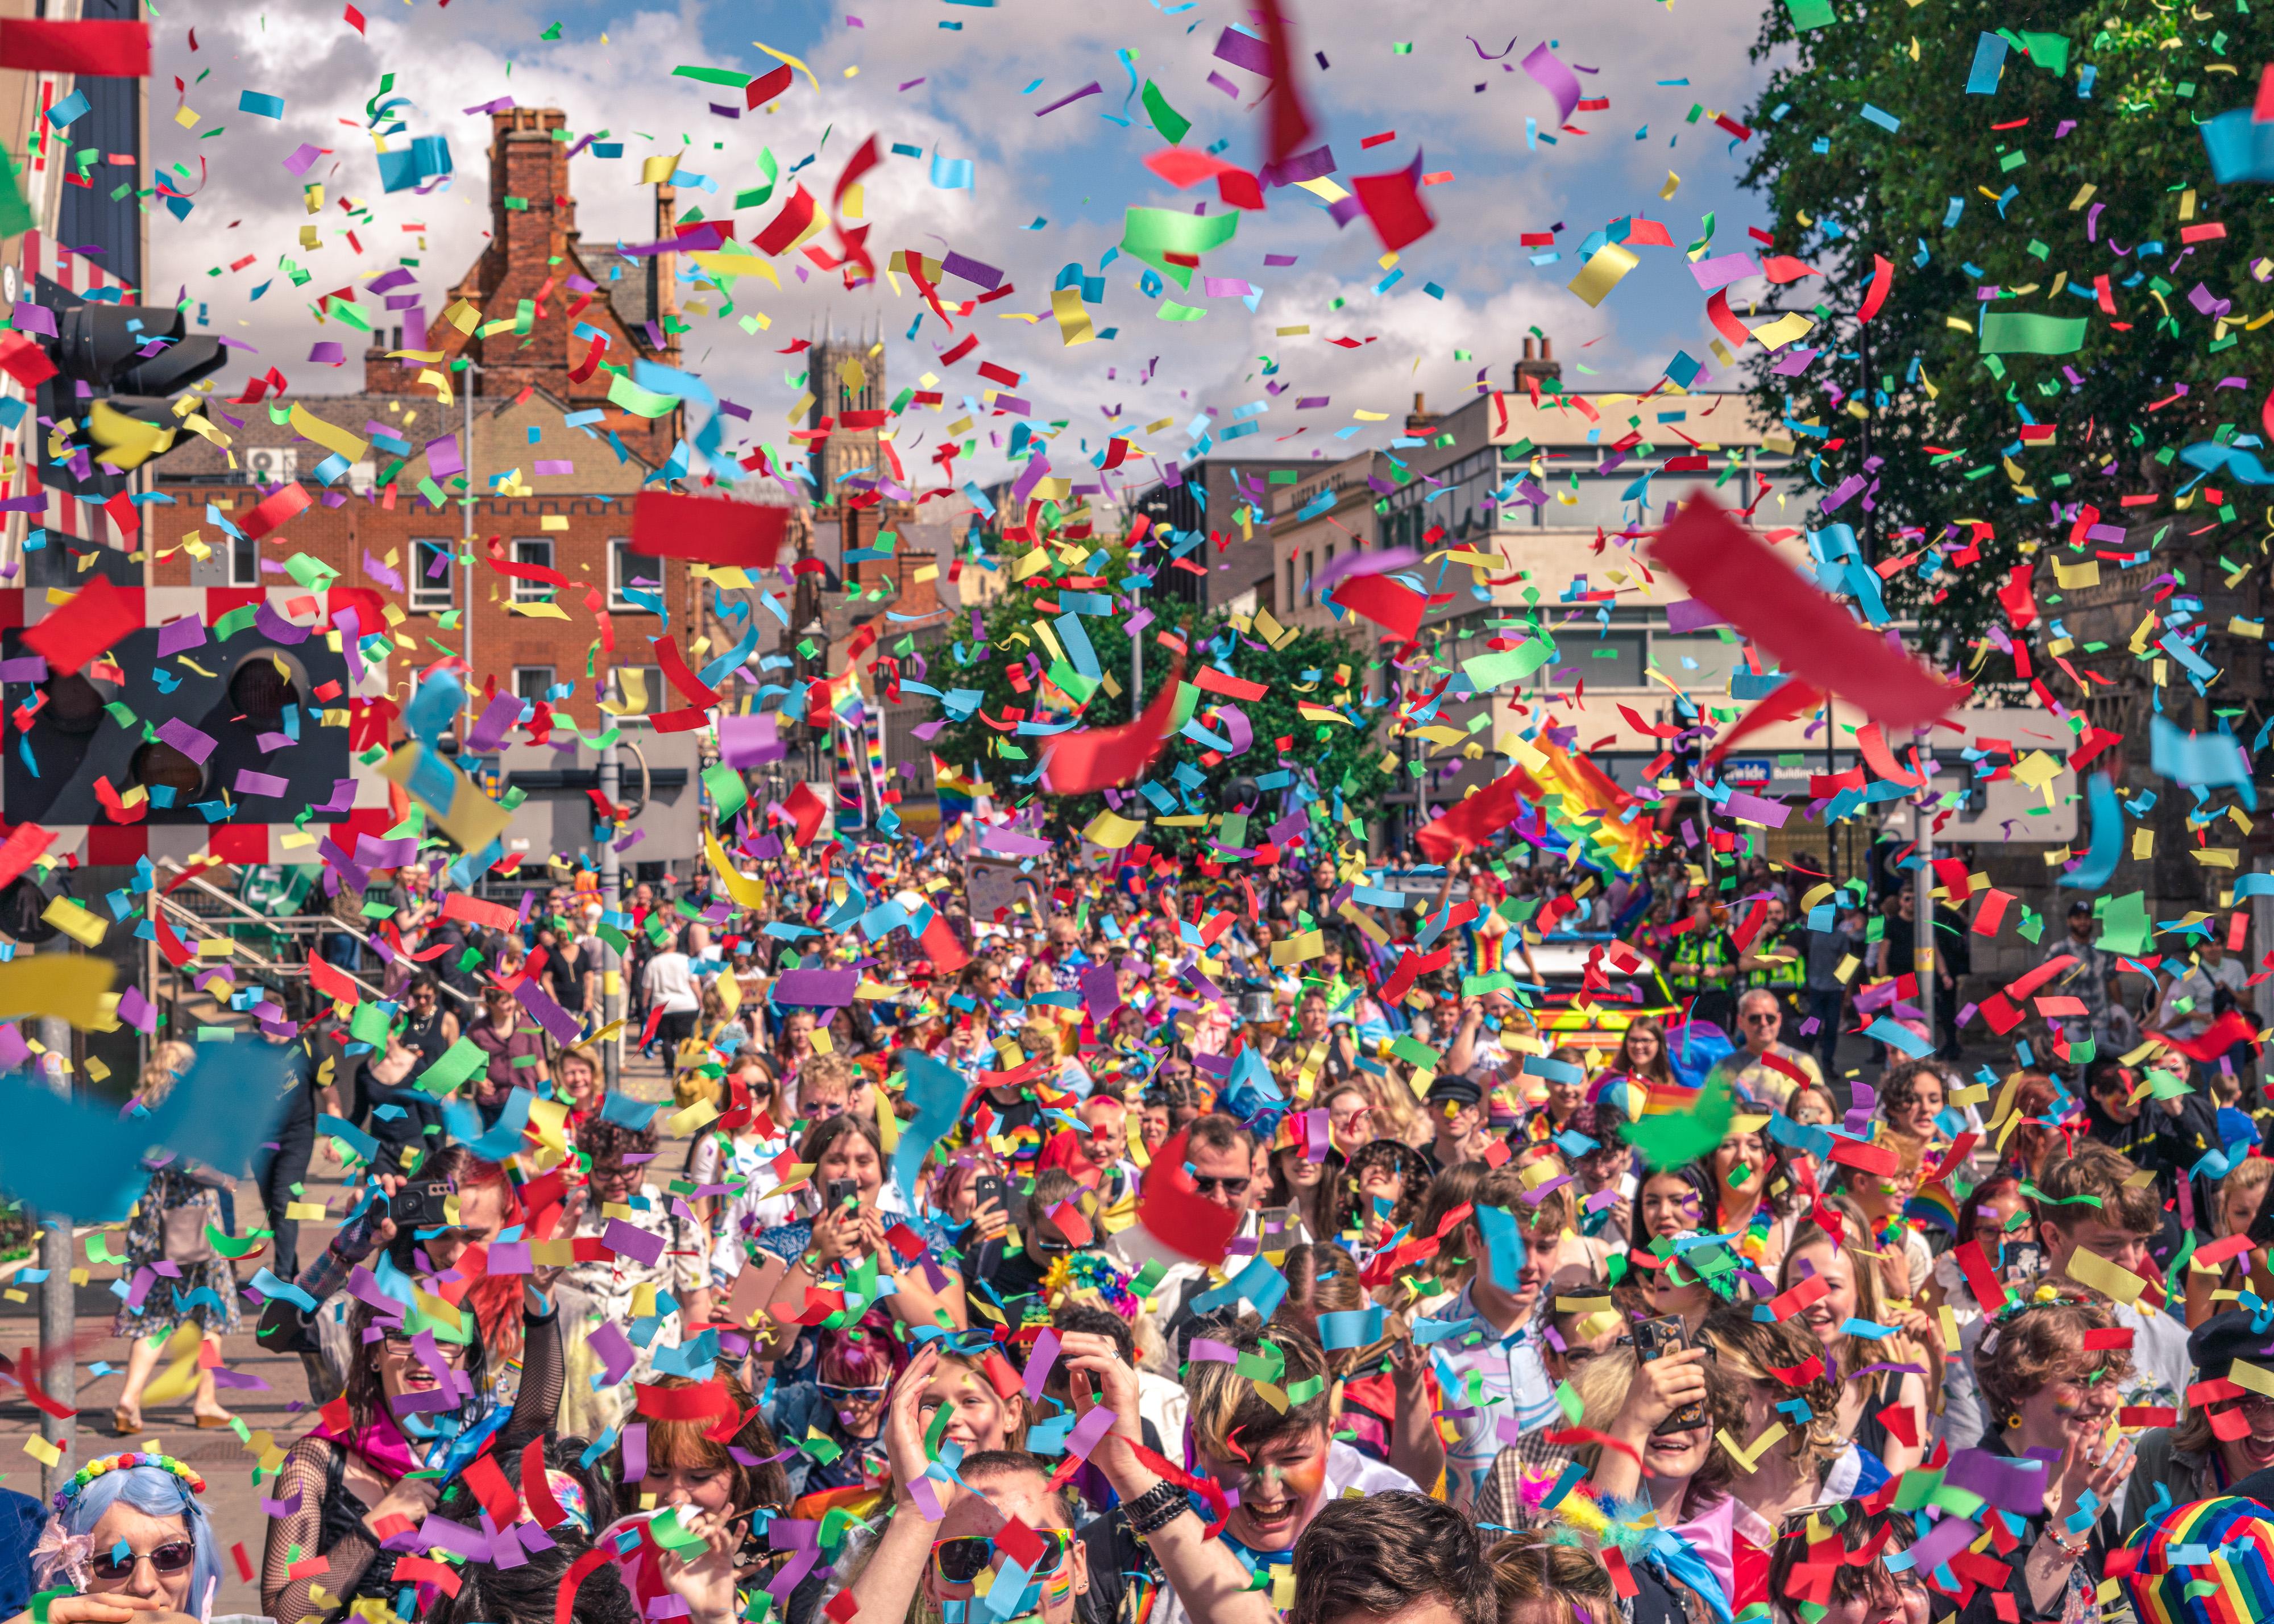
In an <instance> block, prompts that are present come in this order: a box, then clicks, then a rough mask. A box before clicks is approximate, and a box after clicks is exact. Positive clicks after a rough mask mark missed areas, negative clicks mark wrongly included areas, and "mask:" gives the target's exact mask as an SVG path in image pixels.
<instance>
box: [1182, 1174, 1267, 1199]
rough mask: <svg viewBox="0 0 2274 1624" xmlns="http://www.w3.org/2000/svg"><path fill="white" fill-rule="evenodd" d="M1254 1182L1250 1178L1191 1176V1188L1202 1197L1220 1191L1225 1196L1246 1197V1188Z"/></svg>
mask: <svg viewBox="0 0 2274 1624" xmlns="http://www.w3.org/2000/svg"><path fill="white" fill-rule="evenodd" d="M1254 1182H1255V1181H1254V1179H1252V1178H1210V1177H1208V1176H1207V1175H1206V1174H1201V1173H1196V1174H1194V1175H1193V1189H1195V1190H1197V1191H1199V1192H1201V1194H1202V1195H1209V1194H1212V1193H1213V1192H1216V1191H1217V1190H1222V1191H1223V1192H1224V1194H1226V1195H1246V1193H1247V1186H1248V1185H1250V1184H1254Z"/></svg>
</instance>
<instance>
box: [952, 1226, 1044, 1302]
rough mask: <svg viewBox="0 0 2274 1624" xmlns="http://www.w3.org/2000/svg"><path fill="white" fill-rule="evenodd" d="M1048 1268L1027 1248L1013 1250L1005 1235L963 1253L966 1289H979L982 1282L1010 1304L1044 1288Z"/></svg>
mask: <svg viewBox="0 0 2274 1624" xmlns="http://www.w3.org/2000/svg"><path fill="white" fill-rule="evenodd" d="M1045 1272H1046V1271H1045V1270H1044V1268H1043V1267H1042V1266H1041V1265H1038V1264H1037V1263H1035V1260H1034V1259H1032V1258H1030V1257H1028V1255H1027V1249H1026V1248H1025V1247H1024V1246H1020V1247H1018V1248H1017V1249H1015V1250H1013V1249H1012V1248H1011V1247H1009V1246H1008V1245H1006V1244H1005V1241H1004V1238H1003V1237H1001V1236H999V1235H998V1236H997V1237H995V1238H994V1239H993V1240H991V1241H986V1242H983V1243H982V1244H979V1245H977V1246H973V1247H968V1248H967V1249H966V1250H965V1252H964V1253H963V1284H964V1289H966V1290H974V1289H977V1287H978V1284H979V1282H981V1281H985V1282H987V1283H988V1285H989V1286H990V1287H992V1288H993V1289H994V1292H995V1295H996V1296H997V1297H1001V1298H1002V1299H1003V1301H1004V1302H1005V1303H1010V1302H1013V1301H1014V1300H1016V1299H1017V1298H1019V1297H1032V1296H1034V1295H1035V1293H1037V1292H1039V1291H1040V1290H1042V1289H1043V1274H1044V1273H1045Z"/></svg>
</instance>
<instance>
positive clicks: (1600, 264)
mask: <svg viewBox="0 0 2274 1624" xmlns="http://www.w3.org/2000/svg"><path fill="white" fill-rule="evenodd" d="M1641 263H1642V261H1641V260H1640V259H1637V258H1636V257H1635V253H1634V251H1633V250H1632V249H1630V248H1628V247H1627V246H1626V245H1625V244H1622V243H1605V244H1603V245H1602V246H1601V247H1600V248H1598V249H1597V250H1595V252H1593V254H1592V255H1591V256H1589V258H1588V260H1587V263H1586V264H1585V265H1583V266H1581V267H1579V274H1577V276H1574V277H1573V278H1572V279H1571V281H1570V289H1571V291H1572V292H1574V293H1576V294H1577V295H1578V296H1579V298H1580V300H1581V301H1582V302H1583V303H1584V304H1585V305H1587V306H1588V307H1589V308H1590V309H1593V308H1594V307H1595V306H1598V305H1601V304H1602V302H1603V301H1604V300H1605V299H1606V298H1608V297H1610V292H1611V289H1614V288H1615V287H1617V286H1618V285H1619V283H1620V282H1623V281H1624V280H1625V279H1626V274H1627V273H1628V272H1629V271H1631V270H1632V269H1634V267H1636V266H1638V265H1639V264H1641Z"/></svg>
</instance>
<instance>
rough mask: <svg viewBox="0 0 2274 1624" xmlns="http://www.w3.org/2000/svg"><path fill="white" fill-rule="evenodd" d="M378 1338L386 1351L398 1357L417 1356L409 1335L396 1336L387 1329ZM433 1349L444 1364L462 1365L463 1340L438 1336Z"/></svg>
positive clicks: (463, 1357) (463, 1353)
mask: <svg viewBox="0 0 2274 1624" xmlns="http://www.w3.org/2000/svg"><path fill="white" fill-rule="evenodd" d="M379 1340H380V1342H381V1343H382V1344H383V1345H384V1346H385V1347H386V1349H387V1350H388V1352H389V1353H391V1354H393V1355H394V1356H395V1357H396V1358H398V1359H410V1358H416V1357H418V1349H417V1348H416V1347H415V1346H414V1345H413V1339H412V1338H410V1337H408V1336H398V1335H395V1333H394V1332H392V1331H389V1332H387V1333H386V1334H385V1335H382V1336H380V1339H379ZM434 1351H435V1352H436V1353H439V1354H440V1355H441V1356H442V1363H443V1364H445V1365H463V1364H464V1363H465V1359H466V1344H465V1343H463V1342H444V1341H443V1340H442V1339H441V1338H440V1337H439V1336H438V1337H436V1338H435V1339H434Z"/></svg>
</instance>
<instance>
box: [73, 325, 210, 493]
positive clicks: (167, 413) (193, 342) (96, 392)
mask: <svg viewBox="0 0 2274 1624" xmlns="http://www.w3.org/2000/svg"><path fill="white" fill-rule="evenodd" d="M36 293H37V295H38V301H37V302H38V303H39V304H41V305H44V306H46V307H47V308H48V309H49V311H51V312H53V313H54V315H55V320H56V331H55V332H54V333H53V334H52V335H47V334H42V335H38V338H39V342H40V345H41V348H42V349H44V350H46V351H47V353H48V358H49V360H50V361H52V362H53V363H54V364H55V367H56V374H55V376H54V377H52V378H49V379H48V380H45V381H44V382H42V383H41V385H40V386H39V402H38V405H39V415H40V417H41V418H42V419H44V422H43V423H42V425H40V426H38V427H36V428H34V430H33V432H32V434H31V435H30V437H29V438H30V439H31V440H33V441H34V444H35V445H36V447H37V450H36V455H37V458H38V462H39V476H40V484H41V485H42V486H44V487H45V488H47V489H49V490H51V491H63V492H68V493H69V494H71V495H72V496H77V497H81V498H85V499H87V500H93V501H96V502H101V501H104V500H108V499H109V498H110V497H113V496H116V495H117V494H118V492H121V491H124V490H125V489H126V488H127V487H128V485H130V484H131V483H132V470H134V469H135V468H138V467H139V466H140V465H141V464H142V463H144V462H147V461H149V460H150V459H151V458H153V457H156V456H162V455H164V454H165V453H166V452H167V451H168V450H169V449H171V448H172V447H173V444H174V441H175V439H176V436H177V433H178V429H177V423H178V421H179V420H178V419H177V417H175V416H174V412H173V405H172V402H173V400H174V397H176V396H177V395H180V394H181V393H182V392H183V391H184V389H187V388H188V387H190V386H191V385H192V384H193V383H195V382H197V381H198V380H200V379H201V378H204V377H206V376H207V374H209V373H211V372H215V371H216V370H217V369H218V368H219V367H220V366H221V364H222V361H223V360H224V359H226V358H227V357H226V355H225V353H224V352H223V350H222V345H221V341H220V340H219V339H217V338H208V337H207V336H205V335H202V334H192V333H191V332H190V330H189V322H188V319H187V318H186V317H184V315H183V314H182V312H180V311H178V310H175V309H172V308H170V307H167V306H162V305H108V304H100V303H96V302H94V301H92V300H88V299H82V298H80V297H79V296H78V295H76V294H73V293H71V292H68V291H66V290H64V289H61V288H58V287H56V285H55V284H54V283H52V282H40V283H38V284H36ZM82 387H84V388H85V390H86V393H85V394H82V393H80V390H81V388H82ZM65 422H69V423H70V424H71V425H72V429H71V432H69V433H58V432H57V430H56V425H60V424H63V423H65ZM98 431H100V432H98ZM106 463H108V464H109V468H111V469H115V470H118V471H117V472H110V471H106V469H105V466H104V465H105V464H106Z"/></svg>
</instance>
